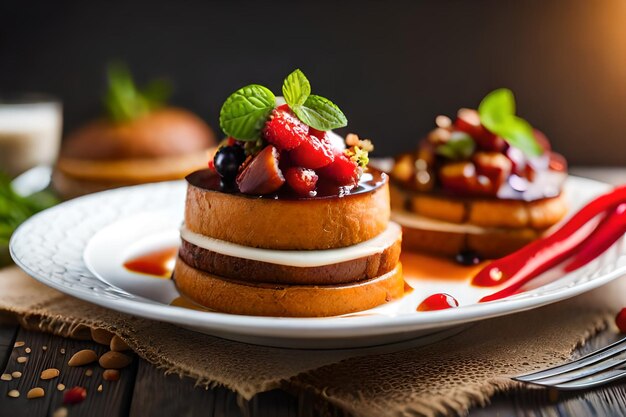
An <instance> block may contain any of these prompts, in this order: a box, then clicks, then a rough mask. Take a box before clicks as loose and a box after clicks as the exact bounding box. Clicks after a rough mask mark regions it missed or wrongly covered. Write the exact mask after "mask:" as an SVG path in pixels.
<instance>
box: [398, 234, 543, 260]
mask: <svg viewBox="0 0 626 417" xmlns="http://www.w3.org/2000/svg"><path fill="white" fill-rule="evenodd" d="M543 233H544V231H542V230H535V229H530V228H524V229H492V230H488V231H485V233H460V232H451V231H440V230H426V229H413V228H410V227H405V226H403V227H402V235H403V237H402V249H403V250H407V251H418V252H428V253H433V254H436V255H445V256H455V255H456V254H458V253H460V252H463V251H473V252H476V253H477V254H478V255H479V256H481V257H482V258H485V259H495V258H501V257H503V256H505V255H508V254H510V253H512V252H515V251H516V250H518V249H520V248H522V247H523V246H525V245H527V244H528V243H530V242H532V241H533V240H535V239H537V238H539V237H541V235H542V234H543Z"/></svg>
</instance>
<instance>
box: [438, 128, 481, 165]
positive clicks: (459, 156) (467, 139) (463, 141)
mask: <svg viewBox="0 0 626 417" xmlns="http://www.w3.org/2000/svg"><path fill="white" fill-rule="evenodd" d="M475 148H476V143H475V142H474V139H472V137H471V136H470V135H468V134H467V133H464V132H453V133H452V135H451V136H450V139H449V140H448V141H447V142H446V143H443V144H441V145H439V146H437V147H436V148H435V153H436V154H438V155H441V156H444V157H446V158H448V159H452V160H454V161H458V160H463V159H468V158H469V157H470V156H472V154H473V153H474V149H475Z"/></svg>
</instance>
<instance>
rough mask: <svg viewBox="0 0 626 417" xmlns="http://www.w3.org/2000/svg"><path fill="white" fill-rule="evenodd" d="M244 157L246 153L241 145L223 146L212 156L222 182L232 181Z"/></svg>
mask: <svg viewBox="0 0 626 417" xmlns="http://www.w3.org/2000/svg"><path fill="white" fill-rule="evenodd" d="M245 159H246V153H245V151H244V149H243V148H242V147H241V146H237V145H234V146H224V147H222V148H220V150H219V151H217V153H216V154H215V157H213V164H214V165H215V170H216V171H217V173H218V174H219V175H220V177H222V180H223V181H224V182H226V183H233V182H234V181H235V178H236V177H237V172H238V171H239V167H240V166H241V164H243V161H245Z"/></svg>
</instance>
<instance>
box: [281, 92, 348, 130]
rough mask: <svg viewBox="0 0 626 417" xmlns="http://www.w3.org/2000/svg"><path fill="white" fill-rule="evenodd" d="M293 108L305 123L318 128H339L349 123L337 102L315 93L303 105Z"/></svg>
mask: <svg viewBox="0 0 626 417" xmlns="http://www.w3.org/2000/svg"><path fill="white" fill-rule="evenodd" d="M291 110H293V112H294V113H295V114H296V116H298V119H300V120H301V121H302V122H303V123H305V124H307V125H309V126H311V127H312V128H314V129H317V130H331V129H337V128H339V127H344V126H346V125H347V124H348V119H346V116H345V115H344V114H343V113H342V112H341V110H339V107H337V105H336V104H334V103H333V102H332V101H330V100H328V99H327V98H324V97H320V96H316V95H314V94H312V95H310V96H309V97H308V98H307V99H306V101H305V102H304V104H303V105H302V106H299V107H295V108H291Z"/></svg>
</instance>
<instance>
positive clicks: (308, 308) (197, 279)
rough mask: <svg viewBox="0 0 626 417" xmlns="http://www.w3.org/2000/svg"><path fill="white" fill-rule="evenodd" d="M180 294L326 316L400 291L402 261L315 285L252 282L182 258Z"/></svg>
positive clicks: (177, 275)
mask: <svg viewBox="0 0 626 417" xmlns="http://www.w3.org/2000/svg"><path fill="white" fill-rule="evenodd" d="M174 280H175V283H176V287H177V288H178V290H179V291H180V293H181V294H182V295H184V296H185V297H187V298H189V299H191V300H192V301H194V302H196V303H198V304H200V305H202V306H205V307H207V308H209V309H212V310H217V311H222V312H225V313H231V314H247V315H255V316H279V317H327V316H337V315H342V314H348V313H353V312H355V311H362V310H367V309H370V308H373V307H376V306H378V305H381V304H384V303H386V302H389V301H391V300H394V299H397V298H399V297H401V296H402V295H403V293H404V279H403V277H402V266H401V264H399V263H398V264H397V265H396V267H395V268H394V269H393V270H391V271H390V272H388V273H387V274H385V275H382V276H379V277H377V278H374V279H371V280H367V281H361V282H358V283H353V284H345V285H332V286H315V285H281V284H251V283H245V282H242V281H233V280H227V279H225V278H221V277H218V276H216V275H211V274H208V273H206V272H202V271H200V270H198V269H194V268H192V267H190V266H189V265H187V264H186V263H185V262H184V261H182V260H181V259H180V258H179V259H178V260H177V262H176V267H175V269H174Z"/></svg>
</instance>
